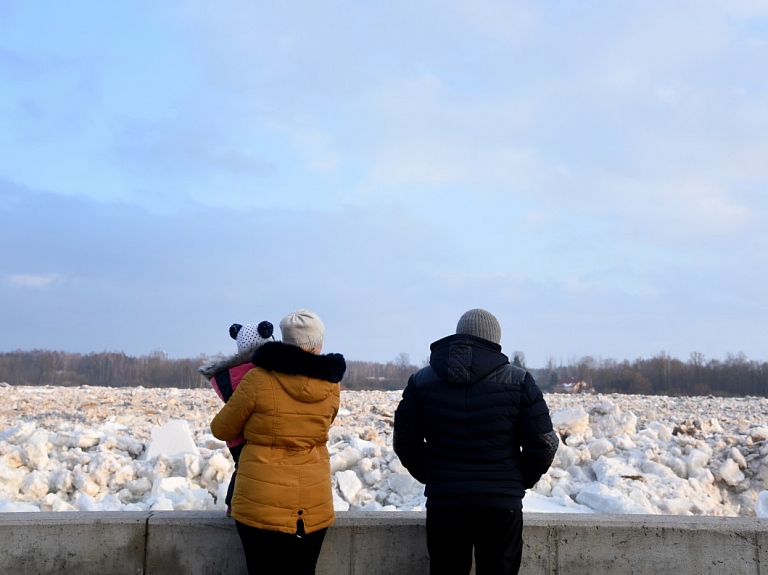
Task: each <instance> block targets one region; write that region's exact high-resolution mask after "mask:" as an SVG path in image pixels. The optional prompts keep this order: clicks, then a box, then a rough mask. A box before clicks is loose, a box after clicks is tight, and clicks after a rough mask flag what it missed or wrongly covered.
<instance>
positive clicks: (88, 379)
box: [0, 349, 418, 390]
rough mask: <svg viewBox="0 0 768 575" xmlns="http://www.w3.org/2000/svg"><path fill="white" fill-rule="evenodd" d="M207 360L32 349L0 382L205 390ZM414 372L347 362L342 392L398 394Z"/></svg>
mask: <svg viewBox="0 0 768 575" xmlns="http://www.w3.org/2000/svg"><path fill="white" fill-rule="evenodd" d="M210 359H212V358H208V357H206V356H200V357H196V358H191V359H169V358H168V357H167V356H166V354H165V353H164V352H162V351H156V352H153V353H152V354H150V355H145V356H141V357H131V356H128V355H126V354H124V353H123V352H118V351H108V352H107V351H105V352H100V353H89V354H80V353H67V352H62V351H48V350H40V349H35V350H32V351H12V352H5V353H0V382H8V383H10V384H12V385H59V386H80V385H94V386H108V387H135V386H143V387H180V388H187V389H189V388H197V387H208V386H209V385H210V384H209V382H208V380H207V379H205V378H204V377H203V376H201V375H200V373H198V371H197V368H198V367H200V366H201V365H202V364H203V363H206V362H207V361H209V360H210ZM417 369H418V367H417V366H415V365H411V364H410V360H409V358H408V354H404V353H401V354H400V355H398V357H397V358H396V359H395V360H394V361H391V362H387V363H375V362H369V361H348V362H347V372H346V375H345V377H344V381H343V382H342V385H343V386H344V388H345V389H355V390H362V389H382V390H390V389H403V388H404V387H405V384H406V383H407V381H408V377H409V376H410V374H412V373H413V372H414V371H416V370H417Z"/></svg>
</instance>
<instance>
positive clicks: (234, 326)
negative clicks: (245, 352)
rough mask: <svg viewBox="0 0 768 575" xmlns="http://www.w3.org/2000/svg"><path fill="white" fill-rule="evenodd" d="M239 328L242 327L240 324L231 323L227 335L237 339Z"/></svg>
mask: <svg viewBox="0 0 768 575" xmlns="http://www.w3.org/2000/svg"><path fill="white" fill-rule="evenodd" d="M241 329H243V326H242V325H241V324H239V323H233V324H232V325H231V326H229V337H231V338H232V339H234V340H235V341H237V334H238V333H240V330H241Z"/></svg>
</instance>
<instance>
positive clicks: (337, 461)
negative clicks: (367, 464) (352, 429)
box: [331, 447, 363, 473]
mask: <svg viewBox="0 0 768 575" xmlns="http://www.w3.org/2000/svg"><path fill="white" fill-rule="evenodd" d="M362 458H363V453H362V452H361V451H360V450H359V449H356V448H354V447H345V448H344V449H343V450H342V451H340V452H339V453H334V454H333V455H332V456H331V473H336V472H337V471H344V470H345V469H350V468H351V467H354V466H355V465H357V462H358V461H360V460H361V459H362Z"/></svg>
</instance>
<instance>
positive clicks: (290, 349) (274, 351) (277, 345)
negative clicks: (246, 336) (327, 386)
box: [253, 341, 347, 383]
mask: <svg viewBox="0 0 768 575" xmlns="http://www.w3.org/2000/svg"><path fill="white" fill-rule="evenodd" d="M253 364H254V365H255V366H256V368H257V369H258V368H262V369H265V370H267V371H277V372H279V373H284V374H286V375H302V376H306V377H311V378H314V379H322V380H324V381H330V382H331V383H338V382H340V381H341V380H342V378H343V377H344V373H345V372H346V369H347V363H346V361H345V360H344V356H343V355H341V354H339V353H328V354H323V355H315V354H313V353H310V352H307V351H304V350H303V349H301V348H300V347H296V346H295V345H288V344H285V343H282V342H277V341H276V342H269V343H266V344H264V345H263V346H261V347H260V348H259V349H258V350H256V353H254V354H253Z"/></svg>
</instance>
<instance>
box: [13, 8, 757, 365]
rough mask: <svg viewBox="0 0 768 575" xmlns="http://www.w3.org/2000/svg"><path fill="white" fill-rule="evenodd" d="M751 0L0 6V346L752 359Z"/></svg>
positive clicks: (375, 357) (534, 358)
mask: <svg viewBox="0 0 768 575" xmlns="http://www.w3.org/2000/svg"><path fill="white" fill-rule="evenodd" d="M766 158H768V4H766V3H765V2H762V1H748V0H744V1H742V0H728V1H715V0H710V1H704V2H701V1H696V2H694V1H687V2H686V1H681V2H674V3H671V2H655V1H650V2H648V1H645V2H634V1H630V2H599V1H596V2H575V1H573V2H571V1H562V2H501V1H484V0H479V1H477V2H472V3H468V2H454V1H451V0H447V1H446V0H441V1H440V2H433V1H425V2H419V3H412V2H401V1H399V0H394V1H391V2H386V3H384V2H354V1H344V2H342V1H329V2H303V1H297V2H282V3H262V2H253V1H250V0H249V1H222V2H217V3H210V2H195V1H184V2H181V1H178V2H176V1H173V0H170V1H168V2H162V3H160V2H149V1H141V0H138V1H131V2H120V1H116V2H108V3H107V2H94V1H88V0H83V1H78V2H73V3H57V2H44V1H34V0H33V1H25V2H21V1H18V2H17V1H15V0H0V222H1V223H0V302H2V303H1V304H0V351H10V350H14V349H33V348H44V349H60V350H65V351H75V352H83V353H87V352H92V351H102V350H123V351H125V352H126V353H129V354H131V355H140V354H145V353H150V352H152V351H153V350H156V349H162V350H165V351H166V352H168V354H169V355H170V356H172V357H191V356H195V355H198V354H200V353H204V354H214V353H219V352H223V353H230V352H233V351H235V346H234V342H232V340H231V339H229V335H228V333H227V328H228V327H229V325H230V324H231V323H233V322H238V323H249V322H257V321H260V320H262V319H269V320H271V321H273V323H275V324H277V323H278V321H279V319H280V318H281V317H282V316H284V315H285V314H286V313H288V312H290V311H292V310H294V309H297V308H300V307H306V308H310V309H313V310H314V311H316V312H317V313H318V314H319V315H320V316H321V317H322V318H323V320H324V321H325V323H326V328H327V336H326V350H327V351H337V352H341V353H344V354H345V356H346V357H347V358H348V359H358V360H372V361H388V360H392V359H394V358H395V357H396V356H397V355H398V354H399V353H401V352H405V353H408V354H409V355H410V357H411V359H412V360H413V361H414V362H416V363H420V362H421V361H422V360H424V359H425V358H426V357H427V356H428V353H429V351H428V349H429V343H430V342H431V341H434V340H436V339H438V338H440V337H442V336H444V335H447V334H449V333H452V331H453V329H454V328H455V325H456V321H457V319H458V317H459V316H460V315H461V314H462V313H463V312H464V311H465V310H467V309H470V308H473V307H482V308H485V309H488V310H489V311H491V312H493V313H494V314H495V315H496V316H497V317H498V318H499V320H500V321H501V324H502V333H503V336H502V345H503V347H504V349H505V350H506V351H509V352H513V351H515V350H520V351H523V352H524V353H525V354H526V357H527V359H528V364H529V365H531V366H533V367H540V366H543V365H544V364H545V363H546V362H547V361H548V360H549V359H550V358H552V359H554V360H555V361H556V362H557V361H568V360H570V359H575V358H579V357H581V356H584V355H591V356H593V357H602V358H608V357H610V358H615V359H619V360H620V359H624V358H627V359H634V358H636V357H648V356H650V355H653V354H656V353H658V352H660V351H662V350H664V351H666V352H667V353H670V354H671V355H673V356H676V357H679V358H681V359H687V358H688V355H689V354H690V353H691V352H693V351H698V352H701V353H703V354H704V355H705V356H707V357H710V358H724V357H725V356H726V354H727V353H737V352H744V353H745V354H747V356H748V357H750V358H752V359H760V360H766V359H768V353H767V350H766V346H765V343H764V342H765V341H766V337H765V332H766V330H768V298H767V297H766V295H765V286H766V285H767V284H768V231H767V230H768V161H767V160H766Z"/></svg>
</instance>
